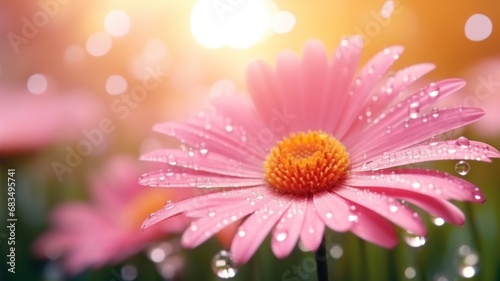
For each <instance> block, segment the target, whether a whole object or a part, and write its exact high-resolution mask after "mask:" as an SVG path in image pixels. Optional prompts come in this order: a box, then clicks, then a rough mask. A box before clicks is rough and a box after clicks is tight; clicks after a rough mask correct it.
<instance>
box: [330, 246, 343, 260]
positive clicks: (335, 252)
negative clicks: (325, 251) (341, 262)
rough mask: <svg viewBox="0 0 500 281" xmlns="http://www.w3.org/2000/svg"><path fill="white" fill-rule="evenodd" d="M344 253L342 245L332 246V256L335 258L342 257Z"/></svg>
mask: <svg viewBox="0 0 500 281" xmlns="http://www.w3.org/2000/svg"><path fill="white" fill-rule="evenodd" d="M343 254H344V249H343V248H342V246H340V245H333V246H332V247H331V248H330V256H332V258H334V259H340V258H341V257H342V255H343Z"/></svg>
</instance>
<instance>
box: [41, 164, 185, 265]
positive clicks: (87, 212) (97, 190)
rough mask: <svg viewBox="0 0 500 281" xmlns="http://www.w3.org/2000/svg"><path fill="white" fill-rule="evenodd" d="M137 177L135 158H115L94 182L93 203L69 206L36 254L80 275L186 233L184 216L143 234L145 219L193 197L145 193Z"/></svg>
mask: <svg viewBox="0 0 500 281" xmlns="http://www.w3.org/2000/svg"><path fill="white" fill-rule="evenodd" d="M137 172H138V169H137V167H135V166H134V159H132V158H128V157H123V156H120V157H116V158H114V159H112V161H110V162H109V163H108V164H107V166H106V167H105V169H104V170H103V171H102V173H100V174H99V175H96V176H95V177H93V178H92V184H91V189H90V192H91V198H92V202H91V203H81V202H72V203H65V204H64V205H61V206H58V207H57V208H56V209H55V210H54V211H53V212H52V214H51V223H52V229H50V230H49V231H48V232H47V233H44V234H43V235H42V236H41V237H39V238H38V239H37V241H36V242H35V244H34V251H35V253H36V254H37V255H38V256H40V257H48V258H57V257H61V259H62V264H63V266H64V269H65V270H66V271H67V272H68V273H70V274H77V273H79V272H81V271H83V270H84V269H86V268H93V269H96V268H100V267H102V266H104V265H106V264H108V263H116V262H120V261H122V260H124V259H126V258H127V257H129V256H132V255H134V254H136V253H138V252H140V251H142V250H144V249H145V248H146V247H147V246H149V245H150V244H151V243H153V242H155V241H158V240H160V239H162V238H165V237H166V235H168V234H172V233H178V232H181V231H183V230H184V229H185V228H186V227H187V226H188V223H189V220H188V219H187V218H186V217H184V216H179V217H176V218H172V220H168V221H164V222H162V223H160V224H158V225H156V226H155V227H152V228H151V229H150V230H148V231H141V229H140V225H141V223H142V221H143V220H144V216H147V214H149V213H151V212H152V211H154V210H156V209H158V208H161V206H163V205H164V204H165V202H166V200H180V199H183V198H187V197H188V196H191V195H192V194H193V193H192V192H190V191H188V190H177V191H173V190H166V189H164V190H159V189H157V190H153V189H147V188H144V187H143V186H140V185H138V184H137V177H136V176H134V175H136V174H137ZM116 179H118V180H116Z"/></svg>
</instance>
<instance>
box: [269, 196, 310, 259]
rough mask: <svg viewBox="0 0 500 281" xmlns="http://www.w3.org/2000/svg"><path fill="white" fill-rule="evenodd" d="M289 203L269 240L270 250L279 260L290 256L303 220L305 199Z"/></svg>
mask: <svg viewBox="0 0 500 281" xmlns="http://www.w3.org/2000/svg"><path fill="white" fill-rule="evenodd" d="M291 201H292V204H291V205H290V207H289V208H288V210H286V212H285V213H284V214H283V216H282V217H281V219H280V221H279V222H278V224H277V225H276V227H275V228H274V231H273V235H272V240H271V249H272V250H273V253H274V255H275V256H276V257H278V258H280V259H282V258H285V257H287V256H288V255H290V253H291V252H292V250H293V249H294V247H295V245H296V244H297V240H298V239H299V235H300V232H301V229H302V225H303V224H304V219H305V215H304V213H305V211H306V210H305V209H306V206H307V198H303V199H299V198H297V199H292V200H291Z"/></svg>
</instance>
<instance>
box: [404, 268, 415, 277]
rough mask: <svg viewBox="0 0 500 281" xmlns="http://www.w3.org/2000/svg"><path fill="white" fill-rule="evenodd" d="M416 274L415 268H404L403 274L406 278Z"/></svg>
mask: <svg viewBox="0 0 500 281" xmlns="http://www.w3.org/2000/svg"><path fill="white" fill-rule="evenodd" d="M416 275H417V272H416V271H415V268H413V267H411V266H409V267H407V268H406V269H405V276H406V278H408V279H413V278H415V276H416Z"/></svg>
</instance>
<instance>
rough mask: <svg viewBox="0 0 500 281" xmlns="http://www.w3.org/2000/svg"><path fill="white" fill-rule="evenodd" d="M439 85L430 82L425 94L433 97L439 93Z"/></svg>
mask: <svg viewBox="0 0 500 281" xmlns="http://www.w3.org/2000/svg"><path fill="white" fill-rule="evenodd" d="M439 90H440V89H439V87H438V86H437V85H436V84H435V83H431V84H430V85H429V88H428V89H427V94H428V95H429V97H431V98H435V97H437V96H438V95H439Z"/></svg>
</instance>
